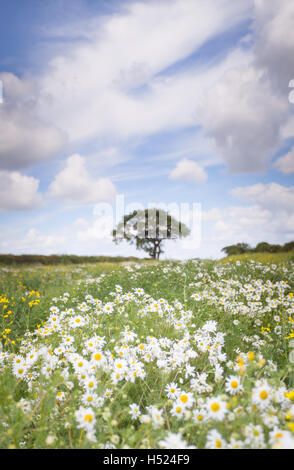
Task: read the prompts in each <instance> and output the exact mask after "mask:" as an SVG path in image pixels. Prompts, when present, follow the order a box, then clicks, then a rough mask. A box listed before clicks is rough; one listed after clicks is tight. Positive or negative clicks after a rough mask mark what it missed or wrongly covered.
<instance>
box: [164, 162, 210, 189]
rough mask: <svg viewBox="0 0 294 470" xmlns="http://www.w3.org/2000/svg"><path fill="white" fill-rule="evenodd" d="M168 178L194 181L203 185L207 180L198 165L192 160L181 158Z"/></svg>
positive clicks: (203, 171)
mask: <svg viewBox="0 0 294 470" xmlns="http://www.w3.org/2000/svg"><path fill="white" fill-rule="evenodd" d="M170 178H171V179H182V180H186V181H195V182H196V183H205V182H206V180H207V174H206V172H205V170H204V169H203V168H202V167H201V166H200V165H198V163H196V162H194V161H193V160H188V159H187V158H183V159H182V160H180V161H179V163H178V164H177V166H176V168H174V169H173V170H172V172H171V173H170Z"/></svg>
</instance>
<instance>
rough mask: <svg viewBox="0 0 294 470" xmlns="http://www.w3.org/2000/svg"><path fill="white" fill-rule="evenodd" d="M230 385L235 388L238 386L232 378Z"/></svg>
mask: <svg viewBox="0 0 294 470" xmlns="http://www.w3.org/2000/svg"><path fill="white" fill-rule="evenodd" d="M231 387H232V388H237V387H238V382H237V381H236V380H233V382H231Z"/></svg>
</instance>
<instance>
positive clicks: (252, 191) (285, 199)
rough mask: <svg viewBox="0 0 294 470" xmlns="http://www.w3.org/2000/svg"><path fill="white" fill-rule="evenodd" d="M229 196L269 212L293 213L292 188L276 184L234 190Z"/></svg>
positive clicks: (293, 199) (259, 184)
mask: <svg viewBox="0 0 294 470" xmlns="http://www.w3.org/2000/svg"><path fill="white" fill-rule="evenodd" d="M231 194H232V195H233V196H234V197H236V198H237V199H239V200H240V201H243V202H249V203H254V204H258V205H259V206H260V207H262V208H266V209H270V210H271V211H288V212H293V207H294V186H290V187H287V186H281V185H280V184H277V183H268V184H262V183H258V184H255V185H253V186H245V187H239V188H234V189H232V190H231Z"/></svg>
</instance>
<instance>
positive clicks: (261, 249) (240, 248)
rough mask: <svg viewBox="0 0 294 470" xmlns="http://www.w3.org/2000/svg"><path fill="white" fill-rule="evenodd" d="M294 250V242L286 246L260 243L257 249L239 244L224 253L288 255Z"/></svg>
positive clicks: (229, 247)
mask: <svg viewBox="0 0 294 470" xmlns="http://www.w3.org/2000/svg"><path fill="white" fill-rule="evenodd" d="M293 249H294V241H293V242H288V243H285V244H284V245H277V244H270V243H267V242H260V243H258V244H257V245H256V247H255V248H251V247H250V246H249V245H248V244H247V243H237V244H236V245H230V246H225V247H224V248H222V251H223V252H224V253H225V254H226V256H232V255H240V254H244V253H288V252H290V251H292V250H293Z"/></svg>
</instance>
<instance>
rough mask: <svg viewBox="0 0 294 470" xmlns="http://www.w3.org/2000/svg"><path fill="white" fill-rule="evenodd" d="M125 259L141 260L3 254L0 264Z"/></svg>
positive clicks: (118, 258) (114, 259)
mask: <svg viewBox="0 0 294 470" xmlns="http://www.w3.org/2000/svg"><path fill="white" fill-rule="evenodd" d="M124 261H126V262H127V261H140V259H139V258H136V257H134V256H129V257H124V256H77V255H48V256H47V255H12V254H8V255H1V254H0V264H4V265H6V266H7V265H21V264H41V265H46V266H47V265H57V264H83V263H120V262H124Z"/></svg>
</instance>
